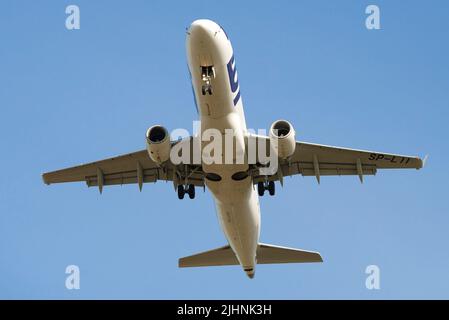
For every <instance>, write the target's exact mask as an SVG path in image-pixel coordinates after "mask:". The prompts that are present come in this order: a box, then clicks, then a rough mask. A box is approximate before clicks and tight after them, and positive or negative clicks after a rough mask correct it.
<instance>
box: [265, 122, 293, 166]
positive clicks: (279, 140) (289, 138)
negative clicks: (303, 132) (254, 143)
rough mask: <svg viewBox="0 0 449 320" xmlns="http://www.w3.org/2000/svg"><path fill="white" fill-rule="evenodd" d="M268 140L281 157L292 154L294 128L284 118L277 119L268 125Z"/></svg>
mask: <svg viewBox="0 0 449 320" xmlns="http://www.w3.org/2000/svg"><path fill="white" fill-rule="evenodd" d="M270 142H271V145H272V146H273V147H274V148H273V149H274V152H276V154H277V155H278V157H279V158H281V159H286V158H288V157H290V156H291V155H293V153H294V152H295V148H296V140H295V129H293V126H292V125H291V123H290V122H288V121H286V120H277V121H275V122H273V124H272V125H271V127H270Z"/></svg>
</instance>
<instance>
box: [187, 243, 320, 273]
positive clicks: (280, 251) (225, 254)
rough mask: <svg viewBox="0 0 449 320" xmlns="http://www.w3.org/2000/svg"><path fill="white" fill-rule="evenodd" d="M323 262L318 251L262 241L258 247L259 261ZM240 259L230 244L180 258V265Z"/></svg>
mask: <svg viewBox="0 0 449 320" xmlns="http://www.w3.org/2000/svg"><path fill="white" fill-rule="evenodd" d="M307 262H323V259H322V258H321V255H320V254H319V253H318V252H313V251H305V250H300V249H293V248H286V247H279V246H273V245H269V244H264V243H261V244H259V246H258V248H257V263H258V264H269V263H307ZM238 264H239V261H238V259H237V257H236V256H235V253H234V251H233V250H232V249H231V247H230V246H224V247H221V248H218V249H213V250H209V251H205V252H201V253H198V254H194V255H192V256H188V257H184V258H181V259H179V267H180V268H187V267H209V266H230V265H238Z"/></svg>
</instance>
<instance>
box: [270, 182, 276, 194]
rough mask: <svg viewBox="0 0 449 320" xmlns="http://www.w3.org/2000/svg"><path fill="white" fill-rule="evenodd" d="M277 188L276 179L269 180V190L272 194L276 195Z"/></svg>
mask: <svg viewBox="0 0 449 320" xmlns="http://www.w3.org/2000/svg"><path fill="white" fill-rule="evenodd" d="M275 190H276V189H275V184H274V181H270V182H268V192H269V193H270V196H274V192H275Z"/></svg>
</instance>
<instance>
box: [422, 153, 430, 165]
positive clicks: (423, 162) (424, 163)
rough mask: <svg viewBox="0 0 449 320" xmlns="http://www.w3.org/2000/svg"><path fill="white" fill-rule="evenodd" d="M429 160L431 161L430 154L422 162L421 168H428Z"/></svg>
mask: <svg viewBox="0 0 449 320" xmlns="http://www.w3.org/2000/svg"><path fill="white" fill-rule="evenodd" d="M427 159H429V155H428V154H426V156H425V157H424V159H423V160H421V163H422V165H421V168H424V167H425V166H426V162H427Z"/></svg>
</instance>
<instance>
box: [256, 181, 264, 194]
mask: <svg viewBox="0 0 449 320" xmlns="http://www.w3.org/2000/svg"><path fill="white" fill-rule="evenodd" d="M257 193H259V197H262V196H263V194H264V193H265V186H264V184H263V182H258V183H257Z"/></svg>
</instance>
